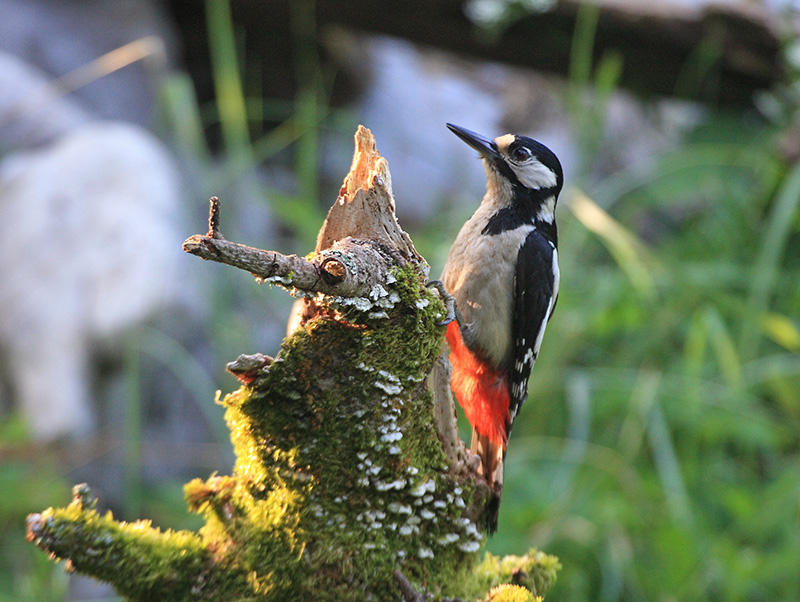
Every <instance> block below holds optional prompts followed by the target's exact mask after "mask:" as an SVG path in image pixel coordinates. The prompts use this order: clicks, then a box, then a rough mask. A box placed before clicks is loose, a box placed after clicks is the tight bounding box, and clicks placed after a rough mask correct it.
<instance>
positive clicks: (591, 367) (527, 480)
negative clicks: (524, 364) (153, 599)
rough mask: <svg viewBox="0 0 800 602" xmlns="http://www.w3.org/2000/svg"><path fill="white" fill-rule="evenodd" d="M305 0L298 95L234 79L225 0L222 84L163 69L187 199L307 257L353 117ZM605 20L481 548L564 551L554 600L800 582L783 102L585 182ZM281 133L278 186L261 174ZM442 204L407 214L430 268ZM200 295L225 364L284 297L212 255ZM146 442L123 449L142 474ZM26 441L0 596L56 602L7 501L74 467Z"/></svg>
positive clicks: (794, 187)
mask: <svg viewBox="0 0 800 602" xmlns="http://www.w3.org/2000/svg"><path fill="white" fill-rule="evenodd" d="M310 6H313V4H312V3H311V2H309V1H305V0H304V1H302V2H298V3H296V7H295V11H296V14H295V18H294V20H293V28H294V29H295V37H296V40H297V45H296V48H295V52H296V54H297V57H298V59H297V72H298V81H301V82H304V84H303V86H301V88H300V90H299V91H298V93H297V96H296V98H295V102H294V103H281V102H276V101H272V100H271V99H265V98H262V97H261V96H260V92H259V90H257V89H248V88H246V86H247V85H248V84H247V82H249V81H251V80H250V79H249V78H245V77H242V63H243V61H246V60H247V57H242V56H239V55H238V53H237V52H238V50H237V44H236V37H235V34H236V31H235V29H234V26H233V23H232V20H231V18H230V12H229V7H228V4H227V1H226V0H207V2H206V10H207V14H208V24H209V40H210V45H211V49H212V56H213V57H214V66H213V69H214V78H215V82H216V85H217V90H218V95H217V99H216V102H215V103H214V104H213V106H198V104H197V102H196V100H195V98H194V95H193V91H192V89H191V85H190V83H189V81H188V79H187V78H186V76H184V75H180V74H178V75H175V76H173V77H172V78H171V79H170V80H169V81H166V82H164V85H163V88H162V92H163V97H162V100H163V105H162V107H163V113H162V119H161V124H162V128H163V131H164V134H165V135H166V136H167V137H169V138H170V139H171V141H172V144H173V146H174V148H175V149H176V151H177V152H178V153H179V154H180V155H181V156H182V158H183V159H184V161H185V162H186V163H187V164H190V165H193V166H194V169H195V170H196V173H197V174H198V178H197V179H196V181H195V182H194V190H193V193H196V196H197V198H198V199H200V201H198V204H197V211H198V212H200V213H201V214H202V213H203V212H204V211H205V207H204V206H203V205H204V203H205V200H204V199H205V197H207V196H209V195H210V194H218V193H219V192H220V191H223V192H224V191H228V190H242V189H245V190H247V191H249V192H250V193H251V194H250V195H249V196H247V197H243V198H232V199H231V200H230V202H229V203H228V204H227V205H226V211H230V212H231V213H234V214H235V213H236V212H237V211H240V210H241V206H242V205H243V204H244V203H265V204H266V206H265V210H268V211H269V212H270V213H272V214H273V215H275V216H276V217H277V218H278V219H279V220H280V221H281V226H282V228H283V230H284V231H285V232H287V233H288V234H286V235H285V240H282V241H280V242H276V246H278V245H279V244H281V245H283V250H288V251H297V252H300V253H306V252H308V251H310V250H311V249H313V246H314V239H315V235H316V232H317V229H318V227H319V225H320V224H321V223H322V220H323V218H324V214H325V211H326V209H327V207H326V206H324V205H325V203H322V204H320V200H319V198H318V197H319V194H320V188H319V142H320V137H321V135H322V132H323V131H325V130H327V131H335V132H337V133H338V134H341V135H342V136H350V135H352V126H353V125H354V119H353V118H352V116H351V115H347V114H345V115H342V114H341V113H337V112H336V111H334V110H332V109H331V108H330V107H329V106H328V103H327V98H326V95H327V91H326V90H327V87H328V82H329V81H330V74H326V73H323V72H322V71H321V67H320V64H319V61H318V57H317V56H316V43H315V39H314V37H313V33H314V23H313V12H312V11H309V7H310ZM596 18H597V17H596V14H595V13H593V12H592V9H587V10H586V11H584V12H583V13H582V14H581V16H580V18H579V21H578V25H577V27H576V30H577V31H578V32H579V33H580V35H579V36H576V43H575V44H574V46H573V64H572V67H571V71H570V86H569V88H568V90H567V93H566V95H565V99H564V103H565V106H567V107H568V108H569V110H570V112H571V114H572V116H573V127H574V128H575V130H576V131H578V132H580V137H579V139H580V145H581V147H580V148H579V153H580V155H579V161H578V166H579V167H578V171H577V172H576V173H571V174H568V178H567V179H568V183H569V184H570V188H569V189H568V190H566V191H565V193H564V195H563V198H562V199H561V204H560V208H559V214H558V217H559V227H560V231H561V232H560V242H561V247H560V253H559V257H560V260H561V271H562V286H561V298H560V300H559V306H558V311H557V312H556V313H555V317H554V318H553V320H552V321H551V323H550V325H549V327H548V332H547V334H546V336H545V341H544V345H543V352H542V354H541V358H540V359H539V361H538V362H537V366H536V367H535V369H534V372H533V379H532V382H531V387H530V389H531V396H530V399H529V401H528V402H527V405H526V407H525V409H524V410H523V411H522V413H521V416H520V418H519V419H518V420H517V422H516V424H515V428H514V433H513V436H512V439H511V446H510V451H509V454H508V461H507V476H506V486H505V492H504V497H503V503H502V507H501V515H500V528H499V531H498V533H497V535H496V536H495V537H494V538H493V539H492V540H491V541H490V542H489V545H488V548H489V550H491V551H493V552H496V553H520V552H521V551H524V550H527V549H528V548H529V547H531V546H534V547H537V548H540V549H543V550H545V551H547V552H549V553H554V554H557V555H558V556H559V557H560V559H561V562H562V564H563V567H564V568H563V570H562V572H561V574H560V576H559V581H558V583H557V584H556V586H555V588H554V589H553V590H552V592H551V593H550V595H549V596H548V599H552V600H560V601H562V602H573V601H575V602H577V601H586V600H598V601H612V600H687V601H688V600H719V601H731V602H733V601H738V600H752V601H758V600H793V599H794V600H797V599H800V579H798V575H800V445H798V443H799V442H800V437H799V435H798V434H799V433H800V356H798V351H800V319H798V316H800V261H798V260H799V259H800V235H799V234H800V232H799V230H800V215H799V211H798V205H800V167H798V166H791V165H787V164H786V162H785V161H784V159H783V158H782V157H781V155H780V153H779V151H778V143H777V141H778V140H779V138H780V137H781V136H782V135H783V134H785V133H786V131H787V130H788V129H789V128H790V127H793V124H792V121H791V120H784V121H773V122H770V121H768V120H766V119H762V118H759V117H754V116H753V115H751V114H733V115H731V114H723V113H718V112H714V111H713V110H711V111H709V113H708V114H707V116H706V117H705V118H704V120H703V122H702V124H701V125H700V126H698V127H697V128H695V129H694V130H693V131H692V132H690V133H689V134H688V135H687V136H686V137H685V140H683V141H682V144H681V145H680V147H679V148H677V149H676V150H673V151H670V152H668V153H665V154H663V155H662V156H659V157H656V159H655V161H654V162H653V164H652V165H651V166H650V167H648V168H647V169H622V170H620V171H618V172H616V173H613V174H611V175H609V176H607V177H606V178H605V179H604V180H602V181H596V180H594V179H593V178H592V175H591V174H592V173H593V167H594V165H595V162H596V161H597V159H598V155H600V154H601V153H602V149H601V148H600V147H599V141H600V140H602V131H603V126H604V118H605V109H606V103H607V102H608V99H609V98H610V95H611V94H612V93H613V91H614V89H615V85H616V79H617V78H618V76H619V72H620V69H621V68H623V66H622V65H621V64H620V62H619V57H617V56H614V55H610V56H607V57H602V59H601V60H600V62H599V64H598V67H597V68H595V69H592V63H591V61H590V60H589V56H590V53H591V47H592V44H591V39H592V36H593V28H594V27H595V25H596ZM699 54H701V53H699ZM688 71H691V70H690V69H689V70H688ZM795 75H796V74H795ZM687 81H688V79H687ZM799 81H800V80H799ZM684 84H686V82H684ZM687 85H688V84H687ZM588 87H591V88H592V90H593V94H591V95H587V94H586V90H587V88H588ZM776 98H778V102H780V98H779V97H777V96H776ZM587 99H588V100H587ZM792 110H795V112H794V113H793V112H792ZM787 112H788V113H789V114H790V115H793V116H794V117H797V115H798V113H797V112H796V107H791V106H789V107H787ZM276 122H278V123H279V125H277V126H276V127H275V126H270V127H267V126H266V125H265V124H266V123H270V124H274V123H276ZM212 125H219V126H220V129H221V131H222V133H223V135H222V139H223V142H224V146H223V148H222V149H221V151H220V152H219V153H216V154H215V155H214V156H213V157H212V154H211V153H210V151H209V150H208V148H207V147H206V143H205V142H204V140H205V136H204V130H205V129H206V128H208V127H210V126H212ZM367 125H369V124H367ZM378 144H379V146H380V141H378ZM286 152H289V153H290V157H291V163H292V165H293V170H294V173H295V176H296V180H297V186H296V188H295V189H294V191H293V192H292V193H287V192H286V191H284V190H278V189H276V188H275V187H273V186H271V185H270V184H269V182H265V181H264V180H263V179H260V178H258V177H257V175H256V174H257V170H258V168H259V166H260V165H262V164H264V163H266V162H269V161H271V160H273V159H275V158H276V157H279V156H282V154H283V153H286ZM388 159H389V161H390V162H391V157H389V158H388ZM241 182H246V185H245V186H244V188H241V187H239V188H237V186H239V185H240V184H241ZM398 202H400V203H402V199H398ZM237 205H238V207H237ZM448 217H452V216H450V215H448ZM461 217H463V219H466V217H467V214H465V215H463V216H461ZM459 219H460V218H459ZM463 219H462V220H461V221H463ZM457 223H460V221H459V220H452V219H440V220H433V221H432V222H431V223H430V224H429V225H427V226H426V227H421V228H418V229H417V230H416V231H412V232H411V235H412V238H413V239H414V240H415V242H416V244H417V246H418V247H419V248H420V250H422V251H423V252H424V253H425V254H426V256H427V257H428V259H429V260H430V261H431V263H432V264H433V265H434V272H435V271H436V270H437V269H438V268H439V267H440V266H441V261H442V260H443V257H444V255H445V254H446V251H447V246H448V245H449V242H450V241H452V239H453V238H454V237H455V234H456V230H457V226H455V225H454V224H457ZM228 234H229V237H233V236H235V232H228ZM254 242H258V241H254ZM286 245H288V246H289V247H293V248H286ZM211 295H212V307H213V317H212V321H213V334H212V336H213V337H214V342H213V346H214V349H215V354H216V362H217V365H218V366H219V374H218V375H217V376H219V377H220V378H222V377H221V374H222V367H223V366H224V362H225V361H227V360H229V359H231V358H232V357H235V355H236V354H238V353H242V352H249V351H252V350H253V349H255V348H256V347H257V343H258V342H257V341H255V340H253V337H252V332H251V329H250V328H249V327H248V326H247V324H248V320H249V319H252V317H248V316H247V315H246V313H247V311H248V310H247V308H248V307H252V306H258V307H260V308H262V309H263V308H264V307H265V306H266V305H267V304H272V305H274V306H275V307H276V308H277V309H275V310H273V311H275V313H276V314H281V313H285V312H286V311H288V301H287V299H286V298H285V297H286V296H285V295H283V294H281V293H280V292H277V293H273V292H272V291H268V290H266V289H264V288H260V287H258V286H257V285H255V284H253V283H252V282H251V281H249V280H247V279H242V278H239V277H235V276H234V275H231V274H229V273H227V272H225V271H223V270H219V271H218V272H216V273H215V281H214V283H213V284H212V285H211ZM265 298H266V300H265ZM145 334H146V336H145V337H144V341H146V340H148V338H147V337H148V336H151V337H152V336H156V335H154V334H153V333H150V334H149V335H147V333H145ZM140 342H141V340H140ZM177 356H178V357H180V354H177ZM184 359H185V358H184ZM181 361H182V362H183V364H182V365H183V368H181V367H180V366H176V370H177V371H178V372H181V373H182V374H184V376H185V377H186V380H188V381H191V380H196V379H195V377H194V376H193V371H194V370H195V369H196V368H195V367H193V364H192V362H191V361H189V360H186V361H183V360H181ZM132 369H134V370H135V369H136V368H135V362H133V368H132ZM134 376H135V374H134ZM131 382H132V383H134V382H135V381H131ZM129 390H130V396H131V400H130V403H131V407H132V411H131V413H130V414H129V417H128V419H129V421H130V424H129V426H130V430H132V431H134V432H136V431H137V430H138V420H139V418H138V414H137V412H138V411H139V410H138V405H137V401H136V397H137V392H136V387H135V386H134V385H133V384H131V386H130V388H129ZM209 402H210V400H209ZM21 437H22V436H21V435H20V431H19V429H16V428H10V427H9V428H6V429H4V430H3V431H2V432H0V444H2V447H3V448H6V449H9V448H13V449H16V450H19V449H20V447H19V446H21V445H24V442H23V443H21V441H22V440H24V437H23V438H22V439H21ZM140 453H141V450H140V449H139V448H138V447H137V446H136V445H132V446H130V447H129V448H128V461H129V463H130V467H131V470H132V471H133V472H137V471H138V470H139V469H138V466H139V465H140V463H141V458H140V457H138V456H139V454H140ZM19 458H20V455H19V454H18V453H15V454H14V455H13V456H11V460H10V461H8V462H4V463H3V466H2V468H0V482H2V486H0V513H1V514H0V525H2V530H1V531H0V551H2V555H3V560H2V566H1V567H0V601H3V600H61V599H64V597H65V596H66V580H65V578H64V576H63V571H62V568H61V567H56V566H54V565H52V563H50V562H49V561H47V560H46V559H44V557H43V555H41V554H39V553H38V552H37V551H35V550H34V549H33V547H32V546H30V545H29V544H25V543H23V542H22V541H21V538H22V537H23V528H22V521H23V520H24V516H25V515H26V514H27V513H28V512H31V511H37V510H40V509H42V508H44V507H46V506H48V505H51V504H59V505H60V504H63V503H64V502H65V501H66V499H67V496H68V493H67V492H68V485H69V484H68V483H66V482H65V480H64V478H63V477H62V476H60V475H59V474H58V471H57V466H58V464H57V462H56V459H54V458H48V457H47V456H46V455H42V456H38V457H35V458H34V459H33V460H30V459H23V460H20V459H19ZM200 476H202V475H200ZM129 478H130V480H131V482H132V483H133V485H134V486H133V487H132V488H131V491H132V492H133V496H134V499H132V501H131V503H130V504H131V506H132V507H140V506H141V504H142V495H143V494H142V490H141V485H138V484H137V482H136V476H135V475H133V476H129ZM180 487H181V483H175V487H174V490H175V491H178V492H179V491H180ZM18 491H25V492H26V495H25V496H22V497H19V496H18V495H17V492H18ZM171 497H172V498H173V499H169V498H170V496H168V495H164V496H160V497H159V500H158V501H157V502H153V503H152V504H150V505H149V506H148V507H147V508H145V509H144V510H143V512H145V513H149V514H148V516H151V517H153V518H155V520H156V522H159V518H161V519H162V520H161V524H162V525H164V526H171V525H174V524H176V522H178V521H180V518H177V517H179V516H180V515H181V512H182V507H183V504H182V501H181V500H180V496H171Z"/></svg>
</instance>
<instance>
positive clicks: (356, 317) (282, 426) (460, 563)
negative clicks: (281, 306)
mask: <svg viewBox="0 0 800 602" xmlns="http://www.w3.org/2000/svg"><path fill="white" fill-rule="evenodd" d="M213 205H214V204H212V206H213ZM218 209H219V204H218V201H217V203H216V209H212V219H211V220H210V223H211V227H210V230H209V233H208V234H207V235H205V236H196V237H192V238H190V239H189V240H187V243H186V248H187V250H189V251H190V252H193V253H195V254H198V255H200V256H201V257H204V258H208V259H214V260H217V261H223V262H225V263H231V264H233V265H237V266H238V267H243V268H244V269H247V270H248V271H251V272H253V273H254V274H255V275H256V276H257V277H258V278H260V279H263V280H264V281H266V282H271V283H275V284H278V285H280V286H284V287H286V288H287V289H289V290H290V291H292V292H293V293H295V294H297V295H299V296H301V297H302V298H303V301H302V304H303V306H302V307H301V308H299V312H298V316H299V317H298V318H297V320H296V322H294V326H293V327H292V329H291V333H290V334H289V336H287V338H286V339H285V340H284V342H283V344H282V346H281V349H280V352H279V353H278V354H277V356H276V357H275V358H274V359H272V358H269V357H267V356H263V355H254V356H243V357H242V358H239V360H237V362H234V363H233V364H231V365H230V366H229V369H230V370H231V372H233V373H234V374H235V375H236V376H237V377H238V378H239V379H240V380H241V381H242V383H243V385H242V387H241V388H240V389H238V390H237V391H234V392H233V393H230V394H229V395H227V396H225V398H224V399H223V400H222V401H221V402H220V403H221V404H222V405H223V406H224V407H225V408H226V413H225V419H226V422H227V424H228V427H229V428H230V431H231V439H232V442H233V445H234V450H235V454H236V462H235V465H234V467H233V472H232V474H231V475H230V476H212V477H210V478H208V479H207V480H205V481H203V480H201V479H196V480H194V481H192V482H190V483H188V484H187V485H186V487H185V495H186V500H187V503H188V506H189V509H190V510H191V511H192V512H196V513H198V514H200V515H202V516H203V518H204V519H205V524H204V526H203V527H202V528H201V529H200V530H199V532H197V533H193V532H187V531H178V532H172V531H166V532H161V531H159V530H158V529H155V528H153V527H152V526H151V525H150V524H149V523H147V522H146V521H143V522H137V523H129V524H127V523H120V522H117V521H115V520H114V519H113V517H112V516H111V515H110V513H109V514H106V515H103V516H101V515H99V514H98V513H97V512H96V510H95V502H94V501H92V500H91V499H90V497H89V493H88V489H87V488H85V487H80V488H78V489H76V493H75V499H74V500H73V502H72V503H71V504H70V505H69V506H67V507H66V508H60V509H52V508H51V509H49V510H47V511H45V512H44V513H41V514H36V515H31V517H29V521H28V537H29V539H30V540H31V541H34V542H35V543H36V544H37V545H38V546H39V547H41V548H42V549H44V550H46V551H48V552H49V553H51V554H52V555H53V556H54V557H58V558H66V559H69V562H70V567H71V568H73V569H75V570H78V571H80V572H83V573H87V574H90V575H93V576H95V577H98V578H100V579H103V580H105V581H108V582H110V583H112V584H113V585H114V586H115V587H116V588H117V589H118V591H119V592H120V593H121V594H123V595H125V596H127V597H129V598H130V599H134V600H151V599H161V600H209V599H213V600H240V599H248V600H264V601H269V600H286V599H314V600H320V601H325V600H331V601H333V600H356V601H357V600H393V599H397V598H398V589H397V585H396V583H395V580H394V574H395V571H396V570H398V569H399V570H401V571H402V574H403V575H406V576H407V577H408V579H409V580H410V582H411V583H413V585H414V587H416V588H419V589H424V590H425V591H427V592H431V593H433V594H434V595H437V596H442V595H447V596H464V595H468V596H471V597H473V598H474V597H475V596H479V595H483V594H485V593H486V592H487V591H489V589H490V588H492V587H494V586H496V585H498V584H501V583H504V582H507V583H513V585H514V586H515V587H516V586H526V587H527V589H528V590H530V591H532V592H533V593H534V594H537V595H539V594H543V593H544V592H543V591H542V590H543V589H546V588H547V587H549V584H550V583H552V581H553V580H554V578H555V570H556V568H557V560H555V559H553V558H552V557H546V556H543V555H541V554H539V555H536V554H529V555H528V556H525V557H521V558H514V559H511V560H509V561H507V562H506V564H502V563H501V562H499V561H498V562H494V561H491V558H493V557H490V556H488V557H487V559H486V560H484V562H483V563H482V564H480V565H478V562H479V554H478V553H479V550H480V548H481V547H482V544H483V542H484V537H485V536H484V534H483V533H482V524H483V522H482V520H481V517H482V513H483V512H484V510H485V506H486V502H487V500H488V498H489V495H490V490H489V489H488V487H487V486H486V484H485V483H484V482H483V481H482V480H481V479H480V478H478V477H476V475H475V474H474V473H473V472H472V471H470V470H469V469H468V466H469V463H467V462H462V461H460V458H462V457H463V456H465V455H466V452H465V450H464V449H463V444H461V442H460V441H453V440H452V437H453V435H452V433H455V432H456V431H455V429H454V427H453V425H452V424H450V425H447V428H443V427H442V423H443V421H444V422H446V421H448V420H449V421H453V420H454V418H453V411H452V399H451V398H450V395H449V393H448V395H447V396H446V399H443V398H442V395H441V394H440V393H438V394H437V395H436V398H435V397H434V394H433V393H432V391H431V389H430V388H429V386H428V378H429V375H430V373H431V370H432V368H433V367H434V365H437V366H438V365H440V361H439V358H440V355H441V353H442V348H443V345H444V339H443V335H444V328H443V326H442V325H441V322H442V320H443V318H444V316H445V313H446V308H445V306H444V304H443V303H442V301H441V300H440V299H439V297H438V296H437V295H436V294H435V293H434V292H433V291H431V290H430V289H429V288H427V287H426V281H427V277H428V266H427V264H426V263H425V261H424V260H423V259H422V257H420V256H419V255H418V254H417V252H416V250H415V249H414V247H413V244H412V243H411V240H410V238H408V236H407V235H406V234H405V232H403V231H402V230H401V229H400V228H399V225H398V224H397V220H396V218H395V216H394V199H393V197H392V193H391V177H390V175H389V172H388V166H387V165H386V162H385V160H384V159H382V158H381V157H380V155H379V154H378V153H377V150H376V149H375V144H374V139H372V136H371V134H369V131H368V130H365V129H363V128H361V129H360V130H359V132H358V133H357V135H356V154H355V157H354V162H353V166H352V167H351V172H350V174H349V175H348V177H347V178H346V179H345V184H344V185H343V186H342V191H341V193H340V197H339V199H337V201H336V203H335V204H334V207H333V208H332V209H331V213H330V214H329V216H328V220H327V221H326V224H325V226H324V227H323V230H322V231H321V233H320V238H319V240H318V245H317V247H318V248H317V250H316V251H315V253H314V254H312V255H311V256H309V257H308V258H305V259H303V258H298V257H296V256H289V257H285V256H281V255H280V254H278V253H275V252H266V251H259V250H257V249H250V248H249V247H242V246H241V245H236V244H235V243H229V242H228V241H225V240H224V239H223V238H222V236H221V235H220V234H219V232H218V226H219V213H218ZM215 212H216V213H215ZM354 212H356V213H354ZM359 216H360V217H359ZM370 216H371V217H370ZM353 228H358V231H355V232H354V231H352V229H353ZM365 233H366V236H367V237H364V238H362V236H365ZM226 258H230V261H227V260H226ZM442 404H444V405H442ZM435 406H438V408H435ZM435 409H438V411H435ZM443 433H446V434H443ZM509 563H510V564H509ZM511 565H514V566H513V567H512V568H515V567H516V569H515V571H516V572H514V571H511V572H509V571H510V570H511V569H509V566H511ZM517 569H518V570H517ZM512 573H513V574H512ZM523 574H524V576H525V579H527V581H525V580H522V581H519V580H517V578H521V577H520V576H521V575H523ZM507 590H508V592H507V593H508V596H514V597H507V598H504V597H503V596H504V595H505V594H504V593H503V591H500V590H497V591H496V592H495V593H496V596H495V597H493V598H492V599H496V600H504V599H523V598H520V597H519V594H520V592H519V591H517V590H515V589H514V588H507ZM493 591H494V590H493Z"/></svg>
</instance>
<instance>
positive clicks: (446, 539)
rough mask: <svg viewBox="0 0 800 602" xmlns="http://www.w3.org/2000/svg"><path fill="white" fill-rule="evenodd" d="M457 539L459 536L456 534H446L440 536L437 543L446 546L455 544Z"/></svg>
mask: <svg viewBox="0 0 800 602" xmlns="http://www.w3.org/2000/svg"><path fill="white" fill-rule="evenodd" d="M459 539H461V536H460V535H459V534H458V533H447V534H445V535H442V536H441V537H440V538H439V539H438V540H437V541H438V542H439V545H441V546H447V545H450V544H451V543H455V542H457V541H458V540H459Z"/></svg>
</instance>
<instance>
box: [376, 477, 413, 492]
mask: <svg viewBox="0 0 800 602" xmlns="http://www.w3.org/2000/svg"><path fill="white" fill-rule="evenodd" d="M406 483H407V481H406V480H405V479H404V478H402V477H401V478H399V479H395V480H394V481H376V482H375V489H377V490H378V491H389V490H390V489H398V490H400V489H403V488H404V487H405V486H406Z"/></svg>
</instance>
